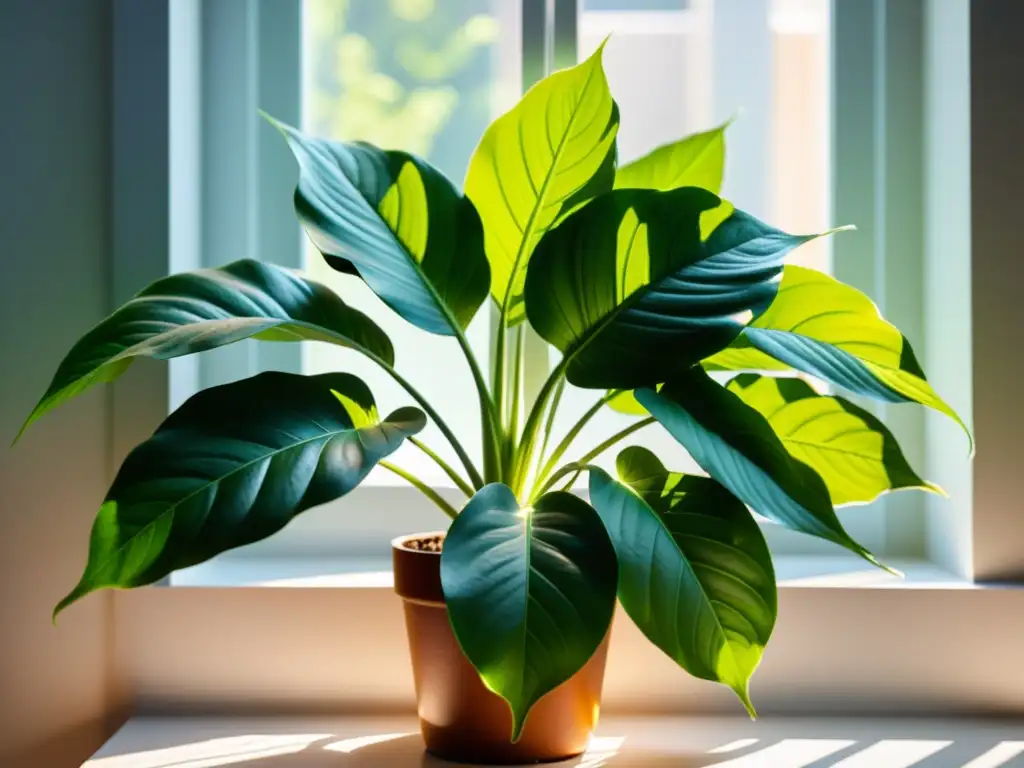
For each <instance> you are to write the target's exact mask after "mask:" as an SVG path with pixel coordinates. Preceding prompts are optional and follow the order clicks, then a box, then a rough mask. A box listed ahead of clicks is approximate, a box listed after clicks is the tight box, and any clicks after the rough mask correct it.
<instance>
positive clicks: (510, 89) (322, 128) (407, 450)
mask: <svg viewBox="0 0 1024 768" xmlns="http://www.w3.org/2000/svg"><path fill="white" fill-rule="evenodd" d="M518 5H519V4H518V3H510V2H502V1H501V0H444V2H440V1H439V0H350V1H349V2H338V0H305V4H304V8H303V11H304V14H305V18H304V22H303V25H304V36H305V43H304V56H305V61H304V67H303V70H304V82H303V113H304V116H303V122H304V123H305V128H306V130H308V131H310V132H311V133H313V134H316V135H319V136H325V137H330V138H333V139H337V140H343V141H354V140H361V141H369V142H372V143H374V144H376V145H378V146H381V147H384V148H386V149H402V150H406V151H408V152H412V153H414V154H417V155H419V156H421V157H423V158H425V159H427V160H429V161H430V162H431V163H432V164H434V165H435V166H436V167H438V168H439V169H441V170H442V171H443V172H444V173H445V174H446V175H447V176H448V177H449V178H450V179H451V180H452V181H453V182H454V183H455V184H456V185H457V186H459V187H460V188H461V186H462V179H463V177H464V175H465V171H466V167H467V165H468V163H469V158H470V156H471V155H472V153H473V150H474V149H475V148H476V144H477V142H478V141H479V139H480V136H481V135H482V134H483V132H484V130H485V129H486V128H487V126H488V125H489V124H490V122H491V120H492V119H494V118H495V117H496V116H497V115H499V114H501V112H503V111H505V110H506V109H508V108H509V107H510V106H511V105H512V104H514V103H515V100H516V99H517V98H518V94H519V87H520V86H519V83H520V54H519V50H520V43H519V28H518V19H519V10H518ZM307 269H308V270H309V271H310V272H311V273H312V275H313V276H314V277H315V278H316V279H318V280H321V281H323V282H325V283H327V284H328V285H330V286H331V287H332V288H334V289H335V290H336V291H337V292H338V293H339V294H340V295H341V296H342V298H344V299H345V301H347V302H348V303H350V304H351V305H353V306H355V307H357V308H359V309H361V310H363V311H364V312H366V313H367V314H369V315H370V316H371V317H373V319H374V320H375V321H377V322H378V323H379V324H380V325H381V326H382V327H383V328H384V330H385V331H386V332H387V333H388V335H389V336H390V337H391V340H392V342H393V343H394V345H395V359H396V361H397V364H398V367H399V369H400V370H401V371H403V372H404V373H405V374H406V375H407V376H408V377H409V378H410V380H412V381H413V383H414V384H415V386H416V387H417V388H418V389H420V391H421V392H423V394H424V395H426V396H427V398H428V399H429V400H430V401H431V402H432V403H433V404H434V405H435V407H436V408H437V409H438V411H439V412H440V413H441V414H442V416H443V417H444V418H445V420H446V421H447V422H448V424H449V425H450V426H451V427H452V428H453V429H454V430H455V431H456V433H457V434H458V435H459V436H460V438H462V436H463V435H465V436H467V439H466V445H467V449H470V450H473V449H472V448H470V446H473V441H472V437H471V436H472V435H475V434H477V433H478V427H477V424H478V420H479V415H478V410H477V407H476V405H475V403H476V389H475V388H474V386H473V383H472V380H471V378H470V377H469V375H468V368H467V366H466V361H465V359H464V357H463V355H462V353H461V351H460V350H459V348H458V346H457V345H456V344H455V342H454V341H453V340H452V339H449V338H446V337H440V336H434V335H431V334H428V333H425V332H423V331H420V330H418V329H416V328H413V327H412V326H410V325H409V324H408V323H406V322H405V321H403V320H402V319H401V318H399V317H398V316H397V315H395V314H394V313H393V312H391V310H390V309H388V308H387V307H386V306H385V305H384V304H383V303H382V302H381V301H380V300H379V299H377V298H376V296H374V295H373V293H372V292H371V291H370V290H369V289H368V288H366V286H365V285H363V284H362V283H361V282H360V281H359V280H357V279H355V278H352V277H349V276H345V275H341V274H339V273H337V272H335V271H333V270H332V269H331V268H330V267H328V266H327V265H326V263H324V260H323V259H321V258H320V257H319V255H317V254H316V252H315V251H312V249H310V251H309V252H308V253H307ZM486 310H487V308H486V307H485V308H484V309H483V310H481V312H480V313H479V315H478V316H477V318H476V320H475V321H474V322H473V324H472V326H471V327H470V329H469V334H468V336H469V340H470V344H471V345H472V346H473V348H474V350H475V352H476V354H477V357H478V359H479V360H481V363H482V364H483V363H484V362H486V361H487V360H488V358H489V347H488V344H489V329H490V319H491V318H490V313H489V312H488V311H486ZM303 368H304V369H305V371H306V372H308V373H320V372H324V371H330V370H339V369H341V368H344V369H345V370H349V371H352V372H353V373H356V374H358V375H359V376H361V377H363V378H364V380H365V381H366V382H367V383H368V384H369V385H370V387H371V389H372V390H373V392H374V393H375V396H376V398H377V402H378V406H379V407H380V408H381V410H382V411H383V410H387V409H392V408H396V407H398V406H400V405H404V404H406V402H407V400H408V396H407V395H406V394H405V392H403V391H402V389H401V388H400V387H398V385H396V384H395V383H394V381H392V380H391V379H390V378H389V377H388V376H386V375H385V374H382V373H381V372H380V371H378V370H377V369H376V367H375V366H373V365H372V364H371V363H368V362H367V361H365V360H363V359H361V358H360V357H359V356H357V355H355V354H353V353H349V352H346V351H344V350H340V349H338V348H337V347H333V346H330V345H326V344H311V345H306V348H305V359H304V361H303ZM421 437H422V439H423V440H424V442H426V443H428V444H429V445H431V447H433V448H435V450H438V451H439V452H440V453H442V454H444V455H445V456H446V458H449V459H450V460H452V462H453V463H455V457H454V455H453V454H451V453H450V451H448V446H447V443H446V442H445V441H444V440H443V439H441V438H440V434H439V432H437V430H436V428H435V427H433V426H432V425H431V426H430V427H428V429H427V430H425V432H424V434H423V435H422V436H421ZM477 442H478V441H477ZM474 448H475V449H477V452H478V449H479V445H476V446H474ZM398 463H400V464H402V465H403V466H405V467H407V468H408V469H410V470H412V471H413V472H415V473H416V474H417V475H418V476H420V477H421V478H423V479H424V480H427V481H429V482H435V483H437V484H438V485H445V484H450V482H451V481H450V480H448V478H446V477H445V476H444V475H443V473H441V471H440V470H439V469H438V468H437V466H436V465H435V464H434V463H433V462H431V461H430V460H429V459H427V458H426V457H425V456H424V455H423V454H421V453H419V451H417V450H416V449H415V448H414V447H412V446H409V445H406V446H405V447H403V448H402V451H401V453H400V454H399V456H398ZM367 482H369V483H371V484H372V483H375V482H376V483H383V484H391V483H394V482H395V478H394V476H393V475H391V474H390V473H388V472H386V471H383V470H377V471H375V473H374V474H373V475H371V477H370V478H368V481H367Z"/></svg>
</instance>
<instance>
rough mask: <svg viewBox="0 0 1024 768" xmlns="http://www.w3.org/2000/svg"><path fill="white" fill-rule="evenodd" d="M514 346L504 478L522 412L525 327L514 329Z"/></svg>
mask: <svg viewBox="0 0 1024 768" xmlns="http://www.w3.org/2000/svg"><path fill="white" fill-rule="evenodd" d="M515 333H516V346H515V351H514V352H513V355H514V359H513V365H512V379H511V385H512V403H511V405H510V407H509V412H508V422H507V427H506V429H505V440H504V441H503V443H502V456H501V460H502V471H503V473H504V475H505V476H507V475H509V474H510V473H511V471H512V465H513V462H514V461H515V451H516V440H517V438H518V437H519V412H520V410H522V402H523V394H524V385H525V381H524V378H523V365H524V358H525V355H526V327H525V326H524V325H519V326H517V327H516V331H515Z"/></svg>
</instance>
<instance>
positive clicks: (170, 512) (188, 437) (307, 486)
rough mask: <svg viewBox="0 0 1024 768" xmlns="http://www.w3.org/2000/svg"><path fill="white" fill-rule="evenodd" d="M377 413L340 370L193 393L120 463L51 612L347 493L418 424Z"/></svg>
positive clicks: (193, 560)
mask: <svg viewBox="0 0 1024 768" xmlns="http://www.w3.org/2000/svg"><path fill="white" fill-rule="evenodd" d="M375 415H376V407H375V406H374V403H373V397H372V396H371V395H370V391H369V390H368V389H367V387H366V385H365V384H363V382H362V381H360V380H359V379H357V378H356V377H355V376H351V375H349V374H344V373H328V374H322V375H319V376H299V375H296V374H290V373H262V374H260V375H258V376H254V377H252V378H249V379H243V380H242V381H237V382H234V383H232V384H225V385H223V386H219V387H212V388H210V389H207V390H204V391H202V392H200V393H198V394H196V395H194V396H192V397H191V398H189V399H188V400H187V401H186V402H185V404H184V405H182V406H181V407H180V408H179V409H178V410H177V411H175V412H174V413H172V414H171V415H170V416H169V417H168V418H167V419H166V420H165V421H164V423H163V424H162V425H161V426H160V428H159V429H157V431H156V432H155V433H154V435H153V436H152V437H151V438H150V439H149V440H147V441H146V442H144V443H142V444H141V445H139V446H138V447H137V448H136V449H135V450H133V451H132V452H131V453H130V454H129V455H128V458H127V459H125V461H124V464H122V466H121V469H120V471H119V472H118V473H117V477H116V478H115V479H114V483H113V485H112V486H111V487H110V490H109V491H108V492H107V497H106V499H105V501H104V503H103V506H102V507H101V508H100V511H99V514H98V516H97V518H96V522H95V524H94V525H93V529H92V537H91V539H90V542H89V561H88V564H87V565H86V568H85V573H84V574H83V576H82V578H81V580H80V581H79V583H78V585H77V586H76V587H75V588H74V589H73V590H72V591H71V593H70V594H69V595H68V596H67V597H65V598H64V599H63V600H61V602H60V603H59V604H58V606H57V609H56V611H55V612H54V615H56V614H57V613H59V612H60V611H61V610H63V609H64V608H66V607H67V606H68V605H70V604H71V603H73V602H75V601H76V600H79V599H80V598H82V597H84V596H85V595H87V594H89V593H90V592H94V591H96V590H97V589H102V588H105V587H122V588H123V587H138V586H142V585H144V584H151V583H153V582H154V581H157V580H159V579H161V578H163V577H164V576H166V575H167V574H169V573H170V572H171V571H174V570H177V569H179V568H186V567H188V566H191V565H196V564H197V563H201V562H203V561H205V560H209V559H210V558H211V557H213V556H214V555H217V554H220V553H221V552H224V551H225V550H228V549H233V548H235V547H240V546H243V545H245V544H251V543H253V542H255V541H259V540H260V539H265V538H266V537H268V536H270V535H271V534H273V533H276V532H277V531H279V530H280V529H281V528H283V527H284V526H285V525H286V524H287V523H288V522H289V521H291V520H292V519H293V518H294V517H295V516H296V515H298V514H299V513H300V512H303V511H304V510H307V509H309V508H310V507H314V506H317V505H319V504H324V503H326V502H328V501H332V500H333V499H336V498H338V497H340V496H343V495H345V494H346V493H348V492H349V491H351V490H352V489H353V488H355V487H356V486H357V485H358V484H359V483H360V482H361V481H362V479H363V478H364V477H366V475H367V474H368V473H369V471H370V470H371V469H372V468H373V467H374V465H376V463H377V462H378V461H380V460H381V459H382V458H384V457H385V456H387V455H388V454H390V453H392V452H393V451H395V450H396V449H397V448H398V447H399V446H400V445H401V444H402V441H403V440H404V439H405V438H406V437H408V436H409V435H413V434H415V433H417V432H419V431H420V430H421V429H422V428H423V426H424V424H425V417H424V415H423V413H422V412H420V411H419V410H417V409H416V408H400V409H398V410H397V411H395V412H394V413H392V414H391V415H390V416H388V417H387V418H386V419H385V420H384V421H382V422H379V423H376V422H375V423H370V419H371V418H372V417H374V416H375ZM357 423H361V424H363V426H356V424H357Z"/></svg>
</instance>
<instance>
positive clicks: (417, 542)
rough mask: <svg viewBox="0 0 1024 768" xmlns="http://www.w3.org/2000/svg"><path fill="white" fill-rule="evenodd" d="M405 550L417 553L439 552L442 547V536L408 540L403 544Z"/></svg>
mask: <svg viewBox="0 0 1024 768" xmlns="http://www.w3.org/2000/svg"><path fill="white" fill-rule="evenodd" d="M403 544H404V545H405V547H406V548H407V549H414V550H416V551H417V552H440V551H441V547H442V546H443V545H444V536H425V537H423V538H419V539H408V540H407V541H405V542H403Z"/></svg>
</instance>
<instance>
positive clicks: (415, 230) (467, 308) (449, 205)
mask: <svg viewBox="0 0 1024 768" xmlns="http://www.w3.org/2000/svg"><path fill="white" fill-rule="evenodd" d="M274 124H275V125H276V126H277V127H278V128H279V129H280V130H281V131H282V133H284V135H285V137H286V138H287V139H288V144H289V146H291V149H292V152H293V153H294V154H295V158H296V160H298V163H299V171H300V172H299V184H298V187H297V188H296V190H295V210H296V212H297V213H298V215H299V219H300V220H301V221H302V224H303V226H304V227H305V229H306V232H307V233H308V234H309V237H310V239H311V240H312V241H313V243H314V245H316V247H317V248H318V249H319V250H320V252H321V253H322V254H323V255H324V257H325V258H326V259H327V261H328V263H329V264H331V266H333V267H334V268H336V269H338V270H339V271H342V272H348V273H352V272H354V273H356V274H358V275H359V276H360V277H362V279H363V280H364V281H365V282H366V284H367V285H368V286H370V288H371V289H372V290H373V292H374V293H376V294H377V295H378V296H379V297H380V298H381V299H382V300H383V301H384V303H386V304H387V305H388V306H389V307H391V308H392V309H393V310H395V311H396V312H397V313H398V314H399V315H401V316H402V317H404V318H405V319H406V320H408V321H409V322H410V323H412V324H413V325H415V326H417V327H419V328H422V329H423V330H425V331H429V332H430V333H437V334H441V335H445V336H451V335H455V334H456V333H457V332H458V331H459V330H465V328H466V326H468V325H469V321H470V320H472V319H473V316H474V315H475V314H476V311H477V309H479V308H480V305H481V304H482V303H483V301H484V299H486V298H487V288H488V285H490V268H489V267H488V264H487V257H486V255H485V254H484V246H483V230H482V228H481V224H480V217H479V216H478V215H477V212H476V210H475V209H474V207H473V204H472V203H471V202H470V201H469V199H468V198H466V197H463V196H462V195H460V194H459V192H458V190H456V189H455V187H454V186H452V183H451V182H450V181H448V179H446V178H445V177H444V176H443V175H442V174H441V173H440V172H439V171H438V170H436V169H435V168H433V167H431V166H430V165H428V164H427V163H426V162H424V161H423V160H420V159H419V158H417V157H414V156H412V155H410V154H408V153H406V152H397V151H390V150H389V151H385V150H381V149H378V148H377V147H374V146H372V145H370V144H364V143H362V142H354V143H341V142H333V141H325V140H322V139H316V138H313V137H311V136H306V135H305V134H303V133H302V132H301V131H298V130H297V129H295V128H292V127H291V126H288V125H284V124H283V123H278V122H276V121H274Z"/></svg>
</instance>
